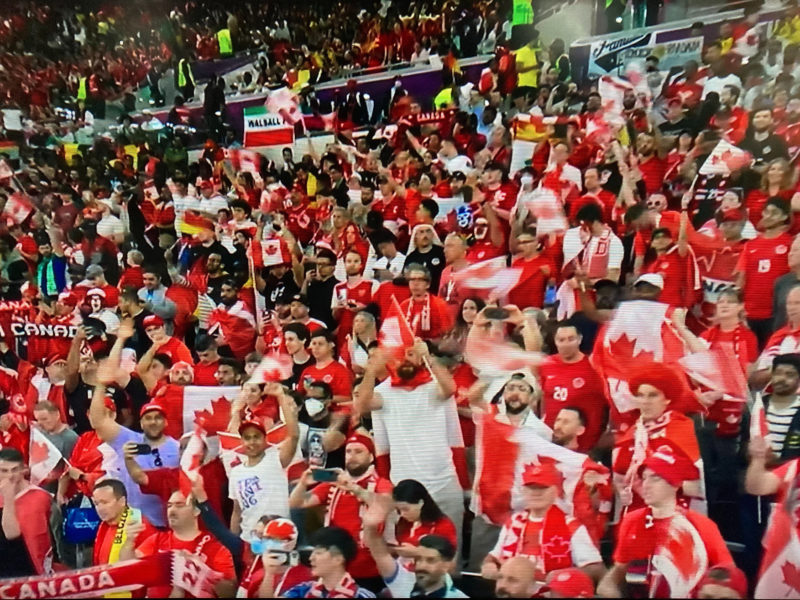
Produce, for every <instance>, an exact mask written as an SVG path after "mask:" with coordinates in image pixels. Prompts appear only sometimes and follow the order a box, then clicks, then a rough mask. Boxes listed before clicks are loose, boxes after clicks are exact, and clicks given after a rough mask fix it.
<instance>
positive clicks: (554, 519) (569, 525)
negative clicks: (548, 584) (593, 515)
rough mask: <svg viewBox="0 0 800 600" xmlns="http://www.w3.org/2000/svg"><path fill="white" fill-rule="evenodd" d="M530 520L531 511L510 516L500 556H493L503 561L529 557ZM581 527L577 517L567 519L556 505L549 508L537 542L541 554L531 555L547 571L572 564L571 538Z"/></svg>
mask: <svg viewBox="0 0 800 600" xmlns="http://www.w3.org/2000/svg"><path fill="white" fill-rule="evenodd" d="M530 523H531V519H530V512H529V511H527V510H523V511H520V512H517V513H514V514H513V515H511V517H510V518H509V521H508V523H506V525H505V527H503V530H502V531H501V532H500V535H501V538H500V539H501V541H502V547H501V548H502V549H501V551H500V556H494V558H496V559H498V560H499V561H500V562H501V563H502V562H505V561H506V560H508V559H509V558H513V557H514V556H526V554H524V552H523V549H524V547H525V538H526V530H527V528H528V526H529V525H530ZM579 526H580V523H579V522H578V521H577V520H575V519H571V518H568V517H567V515H566V513H564V511H563V510H561V509H560V508H558V507H557V506H555V505H553V506H551V507H550V508H549V509H548V511H547V514H545V516H544V521H543V522H542V527H541V529H540V531H539V540H538V543H537V544H536V549H537V551H538V554H539V556H538V557H531V558H537V559H538V563H539V564H540V565H543V570H544V572H545V573H549V572H550V571H555V570H557V569H567V568H569V567H571V566H572V552H571V545H572V544H571V542H570V540H571V539H572V534H573V533H575V531H576V530H577V529H578V527H579ZM558 550H561V552H559V551H558Z"/></svg>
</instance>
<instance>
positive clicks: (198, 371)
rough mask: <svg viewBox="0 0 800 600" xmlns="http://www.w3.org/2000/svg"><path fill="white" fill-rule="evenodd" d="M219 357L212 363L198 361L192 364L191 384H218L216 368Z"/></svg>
mask: <svg viewBox="0 0 800 600" xmlns="http://www.w3.org/2000/svg"><path fill="white" fill-rule="evenodd" d="M218 368H219V359H217V360H215V361H214V362H212V363H204V362H198V363H197V364H196V365H195V366H194V380H193V381H192V385H219V382H218V381H217V369H218Z"/></svg>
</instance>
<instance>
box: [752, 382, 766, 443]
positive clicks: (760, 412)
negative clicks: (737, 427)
mask: <svg viewBox="0 0 800 600" xmlns="http://www.w3.org/2000/svg"><path fill="white" fill-rule="evenodd" d="M768 436H769V426H768V425H767V416H766V413H765V412H764V400H763V399H762V398H761V392H756V399H755V400H754V401H753V408H752V409H751V410H750V437H751V438H754V437H760V438H764V439H765V440H766V439H767V438H768Z"/></svg>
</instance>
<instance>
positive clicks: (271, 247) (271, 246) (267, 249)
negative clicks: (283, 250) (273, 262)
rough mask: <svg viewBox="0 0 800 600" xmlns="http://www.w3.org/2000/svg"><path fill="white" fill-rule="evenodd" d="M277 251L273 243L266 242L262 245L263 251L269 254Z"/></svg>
mask: <svg viewBox="0 0 800 600" xmlns="http://www.w3.org/2000/svg"><path fill="white" fill-rule="evenodd" d="M276 252H278V249H277V248H276V247H275V245H274V244H268V245H267V246H265V247H264V253H265V254H269V255H270V256H271V255H273V254H275V253H276Z"/></svg>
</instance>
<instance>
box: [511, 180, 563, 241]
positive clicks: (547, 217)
mask: <svg viewBox="0 0 800 600" xmlns="http://www.w3.org/2000/svg"><path fill="white" fill-rule="evenodd" d="M520 200H521V202H522V204H523V206H525V207H526V208H527V209H528V211H529V212H530V213H531V214H532V215H533V216H535V217H536V235H538V236H543V235H547V234H549V233H553V232H557V231H562V232H563V231H566V230H567V229H568V228H569V225H568V223H567V217H566V216H565V215H564V203H563V202H561V200H560V199H559V197H558V195H557V194H556V192H555V191H554V190H552V189H550V188H547V187H540V188H537V189H535V190H533V191H532V192H527V193H526V192H520Z"/></svg>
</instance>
